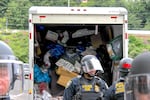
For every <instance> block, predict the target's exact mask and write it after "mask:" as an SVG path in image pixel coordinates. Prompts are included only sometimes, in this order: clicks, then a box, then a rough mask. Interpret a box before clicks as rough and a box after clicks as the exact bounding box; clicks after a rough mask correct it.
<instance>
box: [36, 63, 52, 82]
mask: <svg viewBox="0 0 150 100" xmlns="http://www.w3.org/2000/svg"><path fill="white" fill-rule="evenodd" d="M34 81H35V82H36V83H40V82H47V83H49V82H50V81H51V78H50V76H49V73H48V71H47V72H42V71H41V69H40V67H39V66H38V65H37V64H35V65H34Z"/></svg>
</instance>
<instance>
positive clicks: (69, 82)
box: [65, 80, 72, 88]
mask: <svg viewBox="0 0 150 100" xmlns="http://www.w3.org/2000/svg"><path fill="white" fill-rule="evenodd" d="M70 84H72V80H70V81H68V82H67V85H66V87H65V88H68V87H69V86H70Z"/></svg>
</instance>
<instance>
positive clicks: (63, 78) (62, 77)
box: [56, 67, 78, 87]
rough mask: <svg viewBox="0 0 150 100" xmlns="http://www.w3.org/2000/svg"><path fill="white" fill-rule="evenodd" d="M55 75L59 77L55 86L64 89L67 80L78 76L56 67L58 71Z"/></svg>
mask: <svg viewBox="0 0 150 100" xmlns="http://www.w3.org/2000/svg"><path fill="white" fill-rule="evenodd" d="M56 73H57V74H58V75H60V76H59V78H58V80H57V84H59V85H61V86H64V87H66V85H67V83H68V82H69V80H71V79H72V78H74V77H76V76H77V75H78V74H76V73H74V72H69V71H68V70H66V69H64V68H63V67H58V69H57V70H56Z"/></svg>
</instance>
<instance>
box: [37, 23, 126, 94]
mask: <svg viewBox="0 0 150 100" xmlns="http://www.w3.org/2000/svg"><path fill="white" fill-rule="evenodd" d="M122 27H124V26H123V25H122V24H34V43H35V44H34V51H35V54H34V64H35V65H34V84H40V83H42V82H45V83H46V89H47V90H48V91H49V92H50V93H51V94H52V95H53V96H61V95H62V94H63V90H64V89H65V86H66V84H67V82H68V80H69V79H71V78H73V77H74V76H73V75H75V76H76V75H79V74H80V67H81V65H80V60H81V58H82V57H83V56H84V55H87V54H92V55H95V56H96V57H98V59H99V60H100V62H101V65H102V67H103V69H104V73H98V74H97V76H98V77H101V78H102V79H104V80H105V81H106V82H107V84H108V86H110V85H111V84H112V82H113V80H114V79H115V78H116V75H117V73H115V72H114V71H112V70H113V69H114V67H115V66H116V62H117V61H119V60H120V59H121V58H122V57H123V40H122V37H123V36H122V34H123V31H124V30H123V28H122ZM60 67H63V68H64V69H65V70H62V69H61V71H60V69H59V68H60ZM58 69H59V70H58ZM59 71H60V72H59ZM66 71H68V72H66ZM63 72H64V73H63ZM66 73H70V74H71V75H68V76H66V77H65V74H66ZM42 75H43V76H42ZM37 76H38V77H37ZM40 76H41V77H40ZM61 76H64V77H61ZM69 76H70V77H69ZM39 92H40V89H39Z"/></svg>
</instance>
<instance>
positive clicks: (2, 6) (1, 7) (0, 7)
mask: <svg viewBox="0 0 150 100" xmlns="http://www.w3.org/2000/svg"><path fill="white" fill-rule="evenodd" d="M8 2H9V0H1V1H0V12H1V14H0V17H3V16H4V14H5V12H6V10H7V8H8V6H7V5H8Z"/></svg>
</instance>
